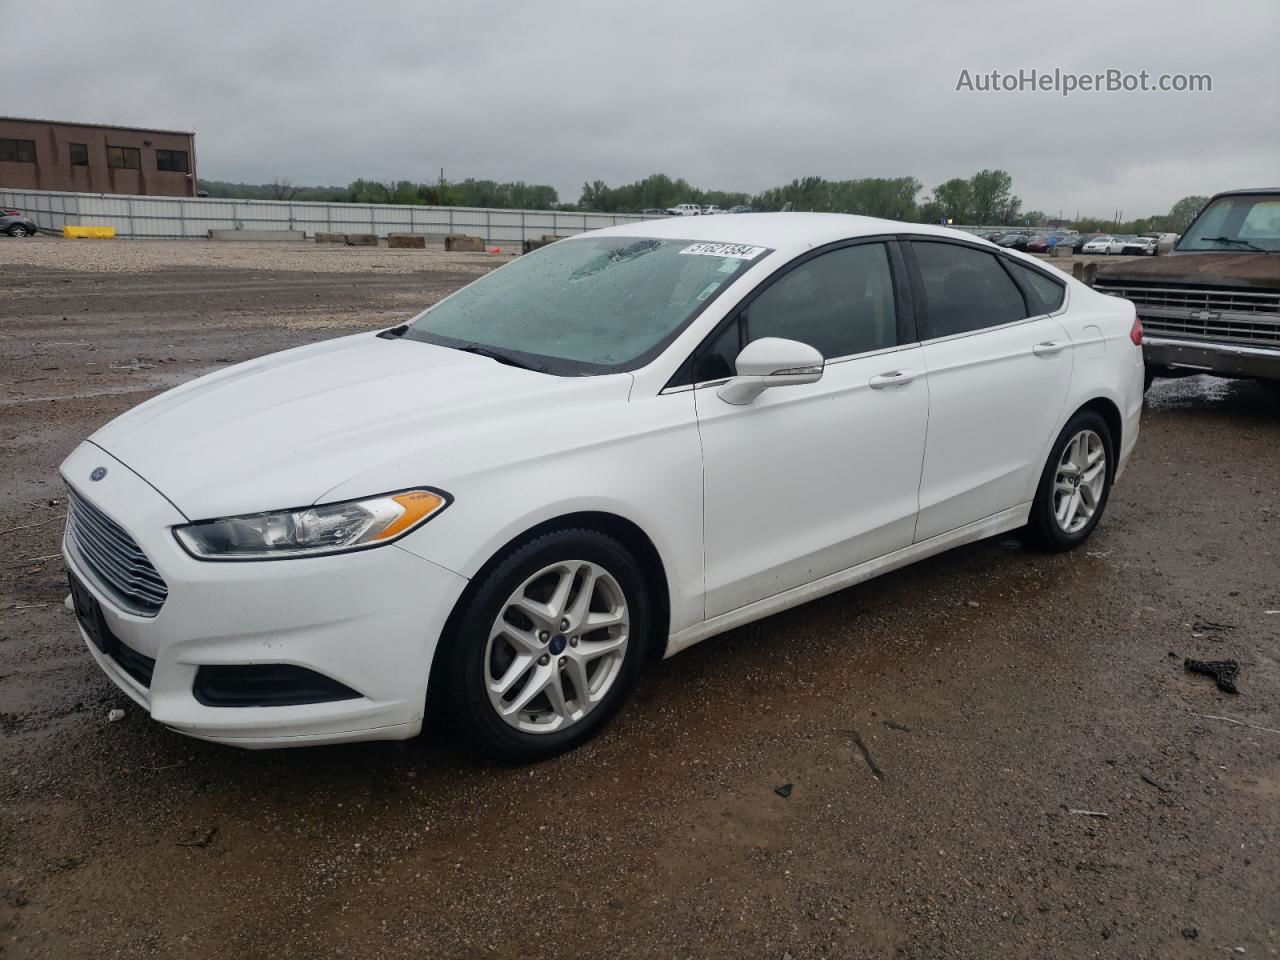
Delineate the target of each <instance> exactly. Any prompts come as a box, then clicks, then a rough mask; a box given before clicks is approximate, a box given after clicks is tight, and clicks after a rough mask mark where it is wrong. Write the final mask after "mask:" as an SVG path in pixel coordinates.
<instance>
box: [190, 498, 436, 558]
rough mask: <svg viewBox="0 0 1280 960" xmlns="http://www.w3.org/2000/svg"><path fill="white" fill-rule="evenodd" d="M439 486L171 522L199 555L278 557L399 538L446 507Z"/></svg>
mask: <svg viewBox="0 0 1280 960" xmlns="http://www.w3.org/2000/svg"><path fill="white" fill-rule="evenodd" d="M450 500H451V498H450V497H449V495H448V494H447V493H444V492H442V491H439V490H404V491H401V492H399V493H388V494H384V495H383V496H380V497H369V498H368V499H365V500H345V501H343V502H342V503H326V504H323V505H321V506H315V507H299V508H298V509H296V510H277V511H273V512H271V513H252V514H249V515H247V516H243V517H224V518H222V519H220V520H202V521H200V522H199V523H189V524H186V525H185V526H181V527H174V528H173V534H174V536H175V537H177V538H178V542H179V543H180V544H182V546H183V547H184V548H185V549H186V551H187V552H188V553H190V554H191V555H192V556H193V557H195V558H196V559H198V560H277V559H284V558H286V557H310V556H317V555H320V554H326V553H342V552H344V551H346V550H360V549H364V548H367V547H377V546H381V545H382V544H384V543H390V542H391V541H393V540H398V539H399V538H400V537H402V536H404V535H405V534H406V533H408V532H409V531H410V530H413V529H415V528H416V527H419V526H421V525H422V524H424V523H426V522H427V521H428V520H430V519H431V518H432V517H433V516H435V515H436V514H437V513H439V512H440V511H441V510H443V509H444V508H445V507H447V506H448V505H449V503H450Z"/></svg>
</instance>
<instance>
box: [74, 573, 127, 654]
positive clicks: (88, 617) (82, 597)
mask: <svg viewBox="0 0 1280 960" xmlns="http://www.w3.org/2000/svg"><path fill="white" fill-rule="evenodd" d="M67 582H68V583H69V584H70V585H71V602H72V604H73V605H74V606H75V608H76V619H77V620H78V621H79V622H80V626H81V627H83V628H84V632H85V633H87V634H88V635H89V639H90V640H92V641H93V645H94V646H95V647H97V648H98V649H99V650H100V651H102V653H104V654H106V655H107V656H111V655H112V654H114V653H115V652H116V650H117V649H118V648H119V646H120V641H119V640H118V639H116V636H115V634H113V633H112V632H111V629H110V628H109V627H108V626H107V621H106V618H105V617H104V616H103V615H102V604H100V603H98V601H97V599H96V598H95V597H94V596H93V594H91V593H90V592H89V591H88V590H87V589H86V588H85V585H84V584H83V583H81V582H80V579H79V578H78V577H77V576H76V575H75V574H74V573H71V572H70V571H67Z"/></svg>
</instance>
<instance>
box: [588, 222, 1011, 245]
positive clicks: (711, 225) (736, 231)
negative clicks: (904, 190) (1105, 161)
mask: <svg viewBox="0 0 1280 960" xmlns="http://www.w3.org/2000/svg"><path fill="white" fill-rule="evenodd" d="M896 233H912V234H918V235H924V236H938V237H950V238H953V239H961V240H968V241H970V242H974V243H986V242H987V241H985V240H983V239H981V238H980V237H977V236H975V235H974V234H972V233H966V232H964V231H963V230H951V229H948V228H946V227H940V226H935V225H933V224H928V223H904V222H902V221H900V220H881V219H879V218H878V217H860V216H855V215H853V214H848V213H735V214H732V215H729V214H725V215H724V216H710V217H686V218H683V219H678V220H677V219H668V220H645V221H642V222H632V223H620V224H618V225H617V226H614V227H605V228H604V229H603V230H594V231H592V232H591V233H588V234H578V236H579V237H583V236H601V235H605V236H609V235H612V236H619V237H654V238H657V239H675V240H702V241H711V242H719V243H744V244H751V245H752V246H760V247H771V248H773V249H775V250H783V249H791V248H796V247H801V248H803V247H817V246H822V245H823V244H825V243H834V242H835V241H837V240H848V239H854V238H857V237H874V236H880V235H882V234H896ZM570 239H572V238H570Z"/></svg>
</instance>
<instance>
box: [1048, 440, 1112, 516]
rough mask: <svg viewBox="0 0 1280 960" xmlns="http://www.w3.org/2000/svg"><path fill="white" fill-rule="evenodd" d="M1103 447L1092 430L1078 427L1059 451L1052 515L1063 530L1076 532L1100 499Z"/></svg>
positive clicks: (1104, 464)
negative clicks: (1078, 429)
mask: <svg viewBox="0 0 1280 960" xmlns="http://www.w3.org/2000/svg"><path fill="white" fill-rule="evenodd" d="M1106 485H1107V448H1106V446H1105V445H1104V444H1103V442H1102V437H1100V436H1098V434H1097V433H1095V432H1094V431H1092V430H1081V431H1080V432H1079V433H1077V434H1076V435H1075V436H1074V437H1072V438H1071V439H1070V440H1069V441H1068V442H1067V445H1066V448H1065V449H1064V450H1063V451H1062V459H1061V460H1060V461H1059V462H1058V472H1057V474H1056V475H1055V477H1054V482H1053V516H1054V519H1055V520H1057V522H1058V528H1059V529H1060V530H1062V532H1063V533H1067V534H1075V533H1079V532H1080V531H1081V530H1083V529H1084V528H1085V527H1086V526H1088V525H1089V521H1090V520H1092V519H1093V515H1094V514H1095V513H1097V511H1098V507H1099V506H1100V505H1101V503H1102V494H1103V491H1104V490H1105V489H1106Z"/></svg>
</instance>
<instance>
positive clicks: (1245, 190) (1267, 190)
mask: <svg viewBox="0 0 1280 960" xmlns="http://www.w3.org/2000/svg"><path fill="white" fill-rule="evenodd" d="M1250 193H1260V194H1276V193H1280V187H1241V188H1239V189H1237V190H1223V191H1222V192H1221V193H1215V194H1214V195H1213V196H1212V197H1210V198H1209V199H1210V200H1217V199H1218V198H1219V197H1238V196H1241V195H1244V194H1250Z"/></svg>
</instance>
